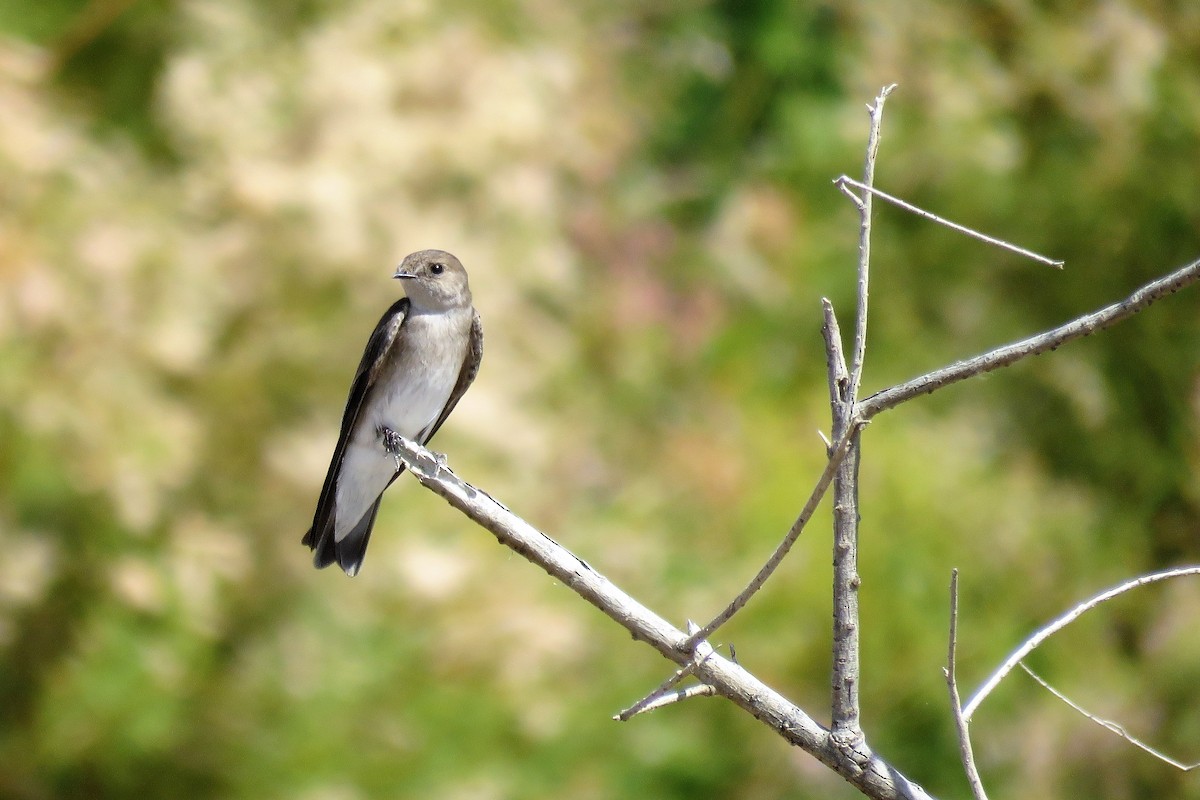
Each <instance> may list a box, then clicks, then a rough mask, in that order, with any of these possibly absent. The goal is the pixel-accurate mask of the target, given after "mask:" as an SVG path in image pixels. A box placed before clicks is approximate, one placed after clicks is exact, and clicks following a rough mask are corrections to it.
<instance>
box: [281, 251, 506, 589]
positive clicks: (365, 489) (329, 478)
mask: <svg viewBox="0 0 1200 800" xmlns="http://www.w3.org/2000/svg"><path fill="white" fill-rule="evenodd" d="M392 277H393V278H396V279H398V280H400V281H401V282H402V284H403V286H404V294H405V296H404V297H402V298H401V299H400V300H398V301H396V302H395V303H394V304H393V305H392V306H391V308H389V309H388V310H387V311H386V312H385V313H384V315H383V317H382V318H381V319H380V320H379V324H378V325H376V326H375V331H374V332H373V333H372V334H371V338H370V339H369V340H368V341H367V347H366V350H365V351H364V352H363V355H362V360H361V361H360V362H359V365H358V369H357V370H356V371H355V373H354V381H353V383H352V384H351V385H350V396H349V398H348V399H347V400H346V410H345V411H344V412H343V414H342V426H341V432H340V433H339V434H338V440H337V446H336V447H335V448H334V451H333V458H332V460H331V461H330V462H329V471H328V473H327V474H326V476H325V483H324V485H323V486H322V488H321V495H320V498H319V499H318V501H317V510H316V513H315V514H314V515H313V523H312V527H311V528H310V529H309V530H308V532H307V533H306V534H304V537H303V539H301V542H302V543H303V544H306V545H308V546H309V548H310V549H311V550H312V551H313V565H314V566H315V567H317V568H318V569H323V568H325V567H327V566H329V565H330V564H332V563H334V562H337V564H338V566H340V567H341V568H342V571H344V572H345V573H346V574H347V575H349V576H351V577H354V576H355V575H357V574H358V571H359V569H361V568H362V563H363V558H364V556H365V555H366V551H367V542H368V541H369V540H370V538H371V529H372V527H374V525H375V515H376V513H378V511H379V501H380V500H381V499H382V498H383V492H384V490H385V489H387V488H388V486H390V485H391V484H392V482H393V481H394V480H396V478H398V477H399V476H400V473H401V472H403V471H404V467H403V466H402V465H400V463H399V461H398V460H397V459H395V458H394V457H393V456H392V455H391V454H390V453H388V451H387V450H386V448H385V447H384V444H383V434H384V430H385V429H386V430H390V431H394V432H395V433H398V434H400V435H401V436H404V437H405V438H408V439H412V440H414V441H416V442H418V443H419V444H421V445H425V444H427V443H428V442H429V440H430V439H432V438H433V435H434V434H435V433H437V431H438V429H439V428H441V427H442V424H443V423H444V422H445V421H446V418H447V417H449V416H450V412H451V411H453V410H454V407H455V406H456V405H458V401H459V400H461V399H462V396H463V394H464V393H465V392H466V391H467V388H468V387H469V386H470V385H471V383H472V382H473V381H474V380H475V376H476V375H477V374H478V372H479V363H480V360H481V359H482V357H483V327H482V324H481V323H480V320H479V313H478V312H477V311H476V310H475V307H474V306H473V305H472V302H471V289H470V287H469V285H468V283H467V271H466V269H465V268H464V267H463V265H462V262H461V261H459V260H458V259H457V258H456V257H455V256H453V255H451V254H450V253H447V252H446V251H444V250H420V251H418V252H415V253H411V254H409V255H407V256H405V257H404V260H403V261H401V262H400V266H399V267H397V269H396V273H395V275H393V276H392Z"/></svg>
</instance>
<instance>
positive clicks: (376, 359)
mask: <svg viewBox="0 0 1200 800" xmlns="http://www.w3.org/2000/svg"><path fill="white" fill-rule="evenodd" d="M407 315H408V298H407V297H402V298H400V299H399V300H397V301H396V302H395V303H393V304H392V307H391V308H389V309H388V310H387V311H386V312H384V315H383V317H381V318H380V320H379V324H378V325H376V326H375V331H374V332H373V333H372V334H371V338H370V340H369V341H368V342H367V347H366V350H364V351H363V356H362V360H361V361H360V362H359V364H358V370H357V371H356V372H355V373H354V382H353V383H352V384H351V385H350V396H349V398H347V400H346V410H345V412H343V414H342V430H341V433H339V434H338V442H337V447H336V448H334V451H333V459H332V460H331V461H330V462H329V472H328V473H326V475H325V484H324V486H323V487H322V488H321V498H320V499H319V500H318V501H317V512H316V514H315V515H314V516H313V526H312V528H310V529H309V531H308V533H306V534H304V538H303V539H302V540H301V541H302V543H303V544H306V545H308V546H309V547H310V548H312V549H313V550H315V551H316V552H315V553H314V555H313V564H315V565H316V566H317V567H327V566H329V565H330V564H332V563H333V562H334V561H335V560H339V558H338V554H337V552H336V546H335V545H336V543H335V542H334V541H333V523H334V514H333V512H334V506H335V505H336V499H337V476H338V473H339V472H341V469H342V459H343V458H344V457H345V454H346V445H347V444H348V443H349V441H350V434H351V432H352V431H353V430H354V423H355V422H356V421H357V420H358V414H359V412H360V411H361V410H362V407H363V401H364V400H365V399H366V397H367V395H368V394H369V393H370V390H371V387H372V386H373V385H374V383H375V379H376V378H377V377H378V375H379V368H380V365H381V364H382V362H383V356H384V354H386V353H387V351H388V350H389V349H390V348H391V346H392V343H393V342H394V341H395V340H396V335H397V334H398V333H399V332H400V326H401V325H402V324H403V323H404V318H405V317H406V316H407ZM397 474H399V473H397ZM393 480H395V478H393ZM373 512H374V509H372V510H371V512H369V513H368V514H367V516H368V517H370V520H371V521H374V518H375V514H374V513H373ZM364 519H365V518H364ZM369 533H370V531H369V530H368V534H369ZM366 538H367V537H366V536H364V537H363V545H364V547H365V545H366ZM360 560H361V556H360Z"/></svg>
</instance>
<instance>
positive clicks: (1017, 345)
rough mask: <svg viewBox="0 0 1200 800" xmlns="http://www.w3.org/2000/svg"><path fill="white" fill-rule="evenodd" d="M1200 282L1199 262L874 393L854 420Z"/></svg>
mask: <svg viewBox="0 0 1200 800" xmlns="http://www.w3.org/2000/svg"><path fill="white" fill-rule="evenodd" d="M1198 280H1200V260H1197V261H1193V262H1192V263H1190V264H1188V265H1187V266H1185V267H1182V268H1180V269H1178V270H1176V271H1175V272H1172V273H1171V274H1169V275H1166V276H1164V277H1162V278H1159V279H1157V280H1154V281H1151V282H1150V283H1147V284H1146V285H1145V286H1143V287H1142V288H1140V289H1138V290H1137V291H1136V292H1134V293H1133V294H1131V295H1129V296H1128V297H1126V298H1125V299H1124V300H1120V301H1118V302H1116V303H1113V304H1112V305H1108V306H1105V307H1104V308H1102V309H1100V310H1099V311H1094V312H1092V313H1091V314H1085V315H1084V316H1082V317H1079V318H1077V319H1074V320H1071V321H1070V322H1068V323H1066V324H1064V325H1060V326H1058V327H1057V328H1051V329H1050V330H1048V331H1045V332H1044V333H1039V334H1037V335H1036V336H1030V337H1029V338H1028V339H1022V340H1021V341H1019V342H1013V343H1012V344H1008V345H1004V346H1003V347H997V348H996V349H995V350H989V351H988V352H986V353H983V354H981V355H977V356H975V357H974V358H969V359H967V360H965V361H959V362H957V363H955V364H951V365H950V366H948V367H944V368H942V369H937V370H934V371H933V372H927V373H926V374H924V375H922V376H920V377H919V378H913V379H912V380H910V381H905V382H904V383H901V384H899V385H897V386H893V387H891V388H890V389H884V390H883V391H881V392H876V393H875V394H873V395H871V396H870V397H868V398H867V399H866V400H863V401H862V402H861V403H859V404H858V409H857V410H858V415H859V417H861V418H862V419H864V420H870V419H871V418H872V417H874V416H875V415H876V414H878V413H880V412H881V411H887V410H888V409H889V408H894V407H896V406H898V405H900V404H901V403H903V402H906V401H908V400H911V399H913V398H914V397H917V396H919V395H922V394H930V393H932V392H934V391H937V390H938V389H941V388H943V387H945V386H949V385H950V384H953V383H958V382H959V381H961V380H965V379H967V378H971V377H974V376H975V375H982V374H983V373H985V372H991V371H992V370H996V369H999V368H1000V367H1007V366H1008V365H1009V364H1012V363H1015V362H1017V361H1020V360H1021V359H1023V358H1027V357H1029V356H1035V355H1038V354H1039V353H1045V352H1047V351H1049V350H1053V349H1055V348H1056V347H1059V346H1061V345H1063V344H1066V343H1067V342H1070V341H1073V340H1075V339H1081V338H1083V337H1084V336H1087V335H1089V334H1091V333H1095V332H1096V331H1099V330H1104V329H1105V328H1108V327H1110V326H1112V325H1115V324H1116V323H1118V322H1120V321H1121V320H1123V319H1127V318H1128V317H1132V316H1133V315H1134V314H1136V313H1138V312H1139V311H1141V310H1142V309H1144V308H1146V307H1147V306H1149V305H1150V304H1151V303H1153V302H1155V301H1156V300H1160V299H1162V298H1164V297H1166V296H1167V295H1169V294H1173V293H1174V292H1177V291H1179V290H1180V289H1182V288H1184V287H1185V286H1188V285H1190V284H1193V283H1195V282H1196V281H1198Z"/></svg>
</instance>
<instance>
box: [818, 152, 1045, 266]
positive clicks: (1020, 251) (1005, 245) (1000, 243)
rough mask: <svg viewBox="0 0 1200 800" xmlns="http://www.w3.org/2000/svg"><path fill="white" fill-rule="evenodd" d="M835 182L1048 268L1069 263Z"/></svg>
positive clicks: (843, 180)
mask: <svg viewBox="0 0 1200 800" xmlns="http://www.w3.org/2000/svg"><path fill="white" fill-rule="evenodd" d="M833 182H834V183H835V184H837V185H838V187H839V188H841V189H842V191H843V192H846V193H847V194H850V196H851V197H854V198H855V199H856V200H857V199H859V198H858V197H857V195H854V194H852V193H850V192H849V191H848V190H847V189H846V187H847V186H853V187H854V188H855V189H858V190H859V191H860V192H866V193H867V194H868V195H875V196H876V197H878V198H879V199H880V200H886V201H887V202H889V203H891V204H892V205H894V206H898V207H899V208H903V209H904V210H905V211H907V212H909V213H911V214H916V215H917V216H918V217H921V218H923V219H927V220H929V221H930V222H936V223H937V224H939V225H943V226H945V227H947V228H949V229H950V230H953V231H958V232H959V233H961V234H964V235H966V236H970V237H971V238H972V239H978V240H979V241H981V242H986V243H987V244H991V245H995V246H996V247H999V248H1001V249H1002V250H1008V251H1009V252H1010V253H1016V254H1017V255H1020V256H1024V257H1025V258H1031V259H1033V260H1034V261H1037V262H1039V263H1042V264H1045V265H1046V266H1048V267H1054V268H1055V269H1062V268H1063V265H1064V264H1066V263H1067V262H1065V261H1058V260H1056V259H1053V258H1047V257H1046V256H1043V255H1041V254H1039V253H1035V252H1033V251H1032V250H1026V249H1025V248H1024V247H1018V246H1017V245H1015V244H1011V243H1009V242H1006V241H1004V240H1003V239H997V238H996V237H994V236H988V235H987V234H986V233H980V232H979V231H977V230H975V229H974V228H968V227H967V226H966V225H959V224H958V223H957V222H951V221H950V220H948V219H946V218H945V217H939V216H938V215H937V214H934V213H933V212H932V211H926V210H925V209H923V208H921V207H919V206H914V205H913V204H912V203H909V202H908V201H906V200H901V199H900V198H899V197H896V196H894V195H890V194H888V193H887V192H885V191H882V190H880V189H876V188H875V187H874V186H871V185H868V184H866V183H860V182H859V181H856V180H854V178H851V177H850V176H849V175H842V176H841V177H839V178H836V179H834V181H833Z"/></svg>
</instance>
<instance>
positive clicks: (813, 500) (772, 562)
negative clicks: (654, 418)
mask: <svg viewBox="0 0 1200 800" xmlns="http://www.w3.org/2000/svg"><path fill="white" fill-rule="evenodd" d="M854 430H856V431H857V430H858V426H857V425H856V426H855V427H854ZM849 446H850V437H849V436H843V437H842V438H841V439H839V440H838V442H837V445H836V446H835V447H834V448H833V450H832V451H831V452H830V453H829V461H828V462H827V463H826V464H825V470H824V471H823V472H822V473H821V477H819V478H817V485H816V486H814V487H813V490H812V494H810V495H809V496H808V502H807V503H805V504H804V508H802V509H801V510H800V516H798V517H796V521H795V522H793V523H792V527H791V528H789V529H788V532H787V534H786V535H785V536H784V537H783V540H782V541H781V542H780V543H779V544H778V545H776V546H775V551H774V552H773V553H771V557H770V558H768V559H767V561H766V563H765V564H763V565H762V566H761V567H760V568H759V570H758V572H757V573H755V575H754V577H753V578H751V579H750V582H749V583H748V584H746V588H744V589H742V591H741V592H739V593H738V596H737V597H735V598H733V600H731V601H729V605H727V606H725V608H724V609H723V610H722V611H721V613H720V614H717V615H716V616H715V617H713V618H712V619H711V620H710V621H709V623H708V624H707V625H705V626H704V627H703V628H701V629H700V630H698V631H696V632H695V633H693V634H692V635H691V636H689V637H688V638H687V641H686V642H685V643H684V647H685V648H686V649H691V648H693V647H695V646H696V645H697V643H699V642H702V641H704V640H705V639H707V638H708V637H710V636H712V634H713V631H715V630H716V629H717V628H720V627H721V626H722V625H724V624H725V623H726V622H729V620H731V619H733V616H734V614H736V613H737V612H739V611H741V610H742V607H743V606H745V605H746V603H748V602H750V598H751V597H753V596H754V595H755V594H757V593H758V590H759V589H761V588H762V587H763V584H765V583H766V582H767V580H768V579H769V578H770V577H771V576H772V575H773V574H774V573H775V570H776V569H778V568H779V565H780V564H781V563H783V559H784V558H785V557H786V556H787V554H788V553H789V552H790V551H791V549H792V545H794V544H795V543H796V540H797V539H799V538H800V534H801V533H803V532H804V526H805V525H807V524H808V521H809V520H810V519H812V515H813V513H814V512H816V510H817V506H818V505H819V504H820V502H821V499H822V498H824V497H825V491H826V490H827V489H828V488H829V484H830V483H831V482H832V481H833V476H834V473H836V472H837V468H838V466H839V465H840V464H841V463H842V459H844V458H845V457H846V450H847V449H848V448H849Z"/></svg>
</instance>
